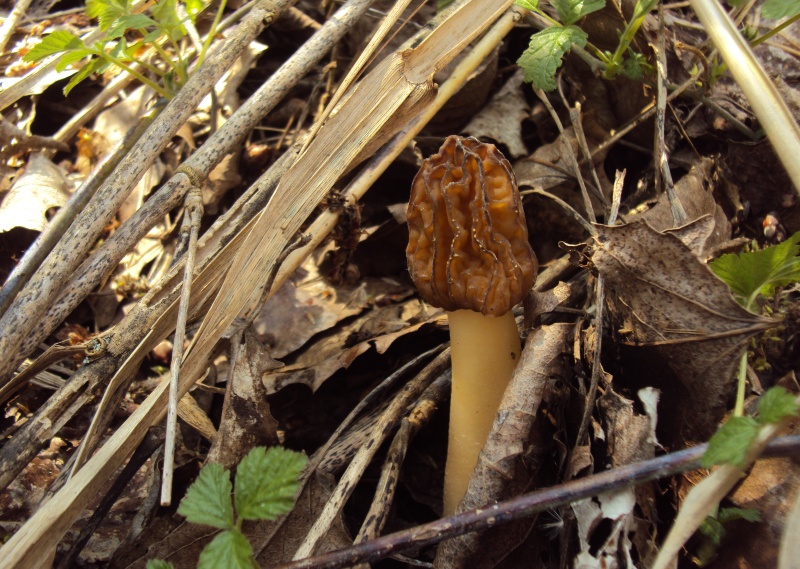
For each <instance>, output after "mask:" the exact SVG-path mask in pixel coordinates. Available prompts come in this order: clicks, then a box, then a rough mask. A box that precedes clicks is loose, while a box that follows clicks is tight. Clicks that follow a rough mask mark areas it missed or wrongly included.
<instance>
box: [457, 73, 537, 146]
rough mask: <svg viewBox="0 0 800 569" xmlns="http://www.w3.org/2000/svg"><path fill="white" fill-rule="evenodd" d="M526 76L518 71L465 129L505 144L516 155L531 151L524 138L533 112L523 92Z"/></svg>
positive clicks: (471, 133)
mask: <svg viewBox="0 0 800 569" xmlns="http://www.w3.org/2000/svg"><path fill="white" fill-rule="evenodd" d="M523 77H524V72H523V70H522V69H519V70H517V72H516V73H515V74H514V75H512V76H511V78H510V79H509V80H508V81H506V83H505V85H503V87H502V88H501V89H500V90H499V91H498V92H497V94H496V95H495V96H494V97H492V100H491V101H489V104H488V105H486V106H485V107H483V109H482V110H481V111H480V112H479V113H478V114H476V115H475V116H474V118H473V119H472V120H471V121H469V124H467V126H465V127H464V132H465V133H466V134H468V135H469V136H474V137H475V138H490V139H492V140H494V141H495V142H497V143H499V144H503V145H505V146H506V147H507V148H508V152H509V154H510V155H511V156H512V157H513V158H519V157H520V156H526V155H527V154H528V149H527V148H525V143H524V142H523V141H522V121H523V120H525V119H526V118H528V115H529V113H530V109H529V106H528V102H527V101H526V100H525V96H524V95H523V93H522V79H523Z"/></svg>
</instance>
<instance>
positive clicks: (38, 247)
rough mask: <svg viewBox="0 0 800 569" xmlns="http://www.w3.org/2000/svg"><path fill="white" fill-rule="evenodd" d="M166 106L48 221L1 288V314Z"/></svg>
mask: <svg viewBox="0 0 800 569" xmlns="http://www.w3.org/2000/svg"><path fill="white" fill-rule="evenodd" d="M161 109H163V106H161V105H158V106H155V107H153V108H152V109H151V110H150V112H148V113H147V115H145V116H144V117H143V118H142V119H140V121H139V123H138V124H137V125H136V126H135V127H133V128H132V129H130V130H129V131H128V132H127V133H126V134H125V136H124V137H123V138H122V140H120V141H119V142H118V143H117V144H116V145H115V146H114V148H113V149H112V150H111V152H109V153H108V154H107V155H106V156H105V157H104V158H103V160H102V162H100V163H99V164H98V165H97V166H96V167H95V168H94V170H93V171H92V172H91V173H90V174H89V176H88V177H87V178H86V180H84V181H83V183H82V184H81V185H80V187H79V188H78V189H77V190H75V192H74V193H73V194H72V195H71V196H70V197H69V200H67V203H66V204H64V207H62V208H60V209H59V210H58V213H56V215H55V216H54V217H53V219H52V220H50V222H49V223H48V224H47V227H45V229H44V231H43V232H42V233H40V234H39V236H38V237H37V238H36V241H34V242H33V244H32V245H31V246H30V247H28V250H27V251H25V254H24V255H23V257H22V259H20V261H19V263H17V264H16V265H15V266H14V269H13V270H12V271H11V274H10V275H8V278H7V279H6V282H5V284H4V285H3V289H2V290H0V314H4V313H5V311H6V310H7V309H8V307H9V306H10V305H11V303H12V302H13V301H14V298H16V296H17V294H19V291H20V290H21V289H22V287H23V286H25V285H26V284H27V282H28V279H29V278H30V277H31V275H32V274H33V273H34V272H35V271H36V270H37V269H38V268H39V265H40V264H41V263H42V261H43V260H44V258H45V257H46V256H47V255H49V254H50V252H51V251H52V250H53V247H54V246H55V245H56V243H58V241H59V240H60V239H61V237H63V235H64V232H65V231H66V230H67V229H68V228H69V226H70V225H71V224H72V222H73V221H74V220H75V217H76V216H77V215H78V213H79V212H80V211H81V210H83V208H84V207H86V204H87V203H89V200H91V199H92V197H93V196H94V194H95V193H96V192H97V190H98V188H99V187H100V185H101V184H102V183H103V182H104V181H105V180H106V178H107V177H108V176H109V174H111V172H112V171H113V170H114V168H116V167H117V165H118V164H119V162H120V160H122V158H123V157H124V156H125V155H126V154H128V152H130V150H131V147H132V146H133V145H134V144H135V143H136V142H137V141H138V140H139V139H140V138H141V136H142V135H143V134H144V132H145V130H146V129H147V128H149V126H150V125H151V124H152V123H153V121H154V120H155V118H156V117H157V116H158V113H159V112H160V111H161Z"/></svg>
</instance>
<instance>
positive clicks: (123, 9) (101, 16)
mask: <svg viewBox="0 0 800 569" xmlns="http://www.w3.org/2000/svg"><path fill="white" fill-rule="evenodd" d="M86 14H87V15H88V16H89V17H90V18H96V19H97V23H98V26H99V28H100V29H101V30H102V31H106V30H108V29H109V28H110V27H111V26H112V25H113V24H114V22H115V21H116V20H117V18H120V17H122V16H125V15H127V14H130V4H129V3H128V2H127V1H126V0H118V1H114V0H88V1H87V2H86Z"/></svg>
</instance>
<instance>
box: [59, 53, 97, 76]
mask: <svg viewBox="0 0 800 569" xmlns="http://www.w3.org/2000/svg"><path fill="white" fill-rule="evenodd" d="M91 55H92V54H91V52H89V51H88V50H85V49H78V50H75V51H70V52H67V53H65V54H63V55H62V56H61V57H59V58H58V61H57V62H56V71H64V70H65V69H66V68H67V67H69V66H70V65H72V64H73V63H77V62H79V61H81V60H82V59H85V58H86V57H89V56H91Z"/></svg>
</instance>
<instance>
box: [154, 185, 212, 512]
mask: <svg viewBox="0 0 800 569" xmlns="http://www.w3.org/2000/svg"><path fill="white" fill-rule="evenodd" d="M202 217H203V195H202V193H201V191H200V188H199V186H194V187H193V188H192V189H191V190H189V193H188V194H186V208H185V209H184V212H183V225H182V226H181V233H184V234H185V233H188V234H189V245H188V250H187V252H186V264H185V265H184V266H183V286H182V288H181V302H180V308H179V309H178V322H177V324H176V325H175V341H174V342H173V345H172V365H171V366H170V372H171V373H170V383H169V404H168V407H167V434H166V441H165V443H164V474H163V476H162V478H161V505H162V506H169V505H170V504H171V503H172V475H173V472H174V469H175V440H176V438H177V428H178V400H179V397H178V382H179V379H180V373H181V362H182V360H183V344H184V341H185V340H186V322H187V321H188V320H189V299H190V297H191V293H192V278H193V277H194V263H195V259H196V256H197V235H198V233H199V232H200V221H201V219H202Z"/></svg>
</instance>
